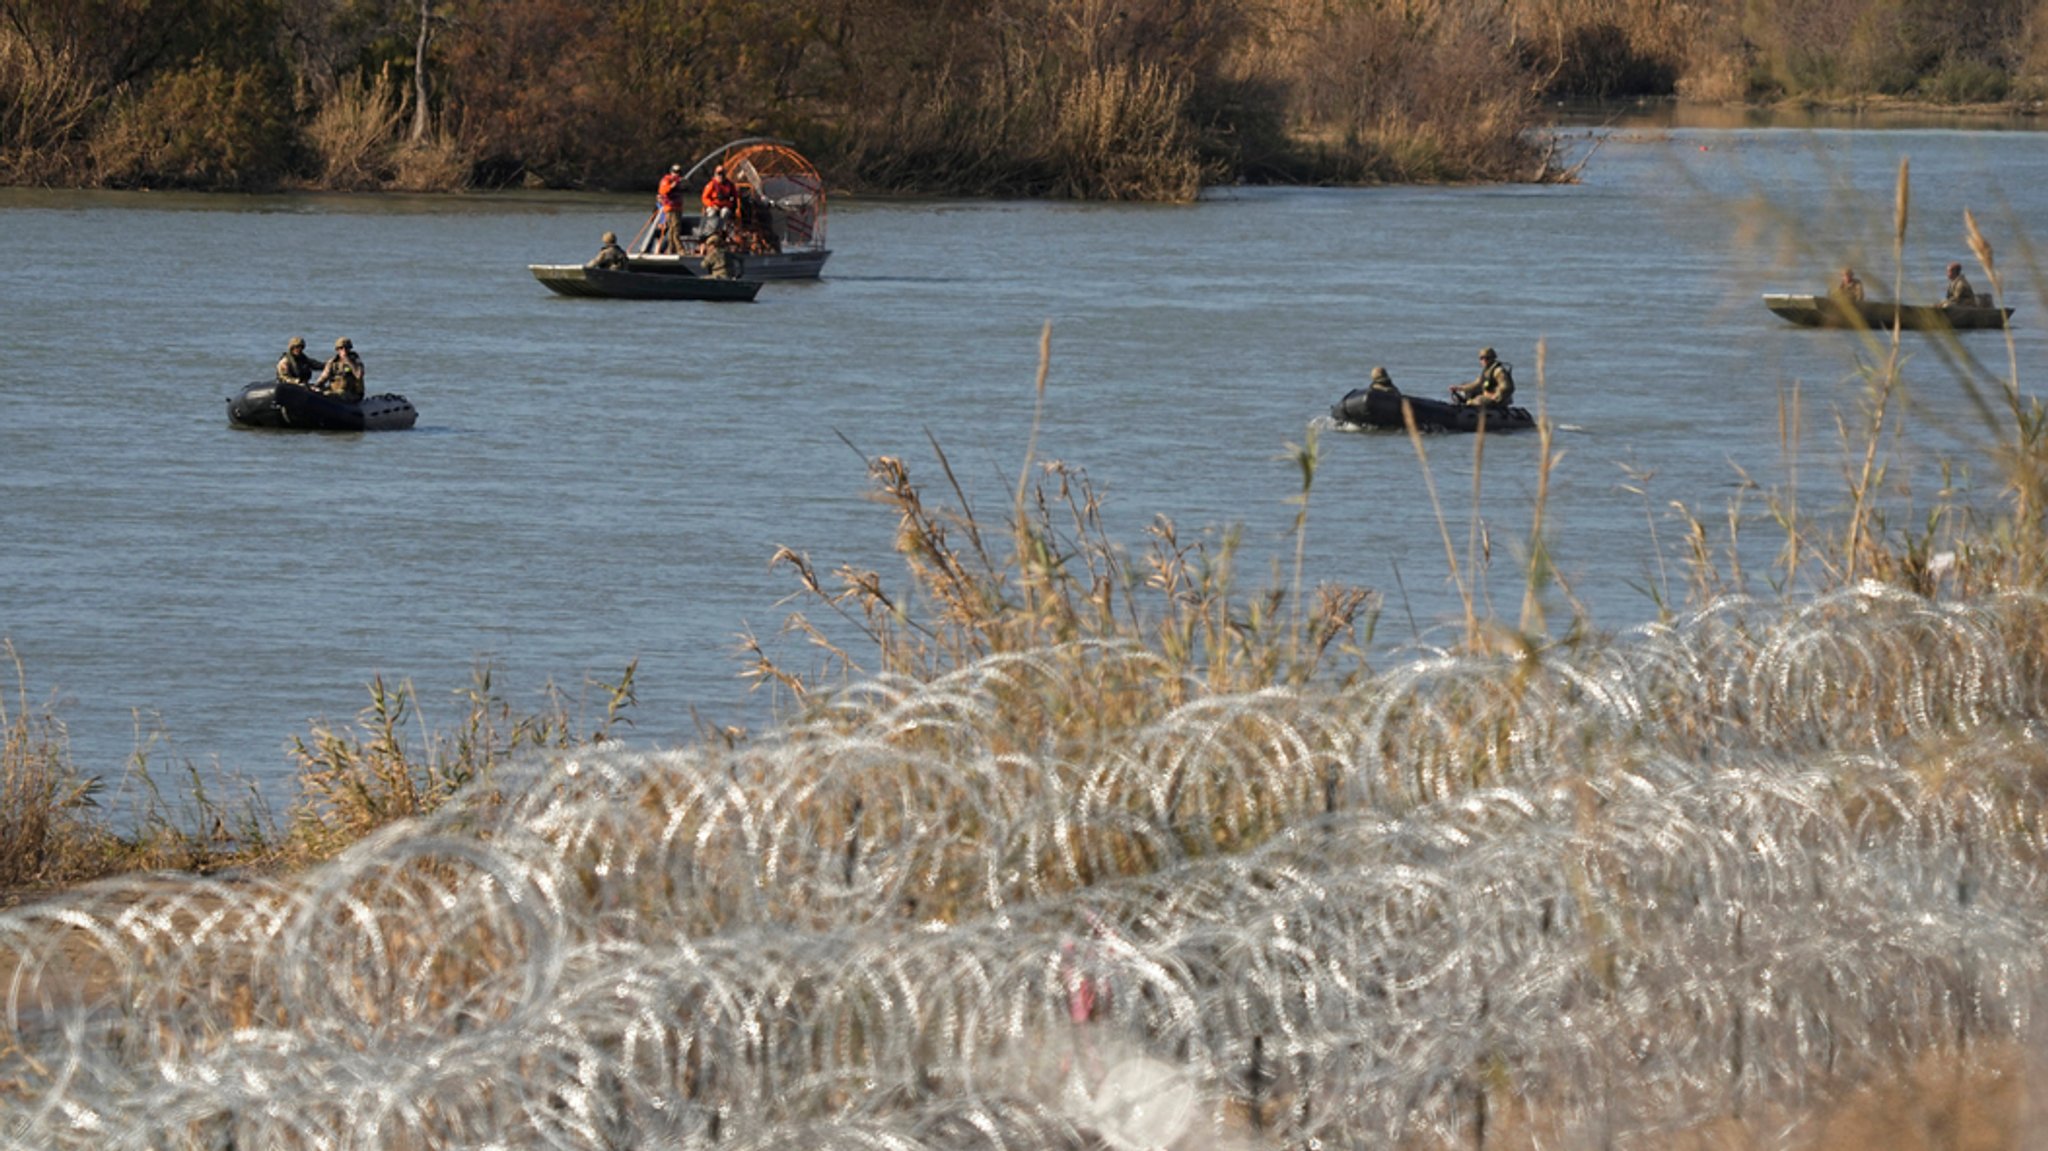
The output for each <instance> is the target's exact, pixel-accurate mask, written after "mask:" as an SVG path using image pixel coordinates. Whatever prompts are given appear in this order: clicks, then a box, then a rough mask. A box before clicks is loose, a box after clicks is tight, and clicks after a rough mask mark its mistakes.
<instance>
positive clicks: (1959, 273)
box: [1941, 262, 1977, 308]
mask: <svg viewBox="0 0 2048 1151" xmlns="http://www.w3.org/2000/svg"><path fill="white" fill-rule="evenodd" d="M1941 306H1942V307H1944V308H1974V307H1976V306H1977V289H1975V288H1972V287H1971V286H1970V281H1968V280H1966V279H1964V278H1963V266H1962V265H1961V264H1957V263H1953V262H1951V263H1950V264H1949V266H1948V295H1947V296H1946V297H1944V298H1943V299H1942V301H1941Z"/></svg>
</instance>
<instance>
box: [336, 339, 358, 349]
mask: <svg viewBox="0 0 2048 1151" xmlns="http://www.w3.org/2000/svg"><path fill="white" fill-rule="evenodd" d="M354 347H355V345H354V344H351V343H349V342H348V337H347V336H342V337H340V338H339V339H337V340H335V341H334V350H335V351H337V352H339V351H342V350H344V349H349V348H354Z"/></svg>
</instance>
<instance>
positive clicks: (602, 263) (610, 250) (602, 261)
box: [583, 232, 626, 271]
mask: <svg viewBox="0 0 2048 1151" xmlns="http://www.w3.org/2000/svg"><path fill="white" fill-rule="evenodd" d="M600 240H601V241H602V242H603V244H604V247H602V248H599V249H598V250H597V255H595V256H592V257H591V258H590V259H589V261H588V262H586V263H585V264H584V265H583V266H584V267H586V268H611V269H617V270H621V271H623V270H624V269H625V267H626V249H624V248H621V247H619V234H618V233H617V232H606V233H605V234H604V235H603V236H602V237H600Z"/></svg>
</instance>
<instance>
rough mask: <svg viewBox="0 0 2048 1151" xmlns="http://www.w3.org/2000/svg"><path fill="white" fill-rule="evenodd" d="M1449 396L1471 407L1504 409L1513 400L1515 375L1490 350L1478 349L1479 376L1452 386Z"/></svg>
mask: <svg viewBox="0 0 2048 1151" xmlns="http://www.w3.org/2000/svg"><path fill="white" fill-rule="evenodd" d="M1451 395H1453V396H1455V397H1457V400H1458V402H1459V403H1461V404H1466V405H1468V406H1472V407H1488V408H1505V407H1507V406H1508V405H1509V404H1511V403H1513V402H1514V399H1515V375H1514V372H1513V371H1511V370H1510V369H1509V368H1508V365H1507V364H1506V363H1505V362H1504V361H1502V360H1501V358H1500V357H1499V356H1497V355H1495V354H1494V351H1493V349H1492V348H1481V349H1479V376H1478V378H1477V379H1474V380H1472V381H1470V382H1468V383H1463V384H1452V385H1451Z"/></svg>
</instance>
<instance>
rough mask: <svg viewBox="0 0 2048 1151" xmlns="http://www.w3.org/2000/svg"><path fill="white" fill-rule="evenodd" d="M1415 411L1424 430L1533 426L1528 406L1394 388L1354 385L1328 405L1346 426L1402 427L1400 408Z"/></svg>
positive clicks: (1506, 429)
mask: <svg viewBox="0 0 2048 1151" xmlns="http://www.w3.org/2000/svg"><path fill="white" fill-rule="evenodd" d="M1403 405H1406V406H1407V407H1408V409H1409V410H1410V411H1412V412H1414V413H1415V426H1416V428H1417V429H1418V430H1420V431H1425V432H1476V431H1478V430H1479V428H1480V425H1481V424H1484V425H1485V427H1486V430H1487V431H1489V432H1512V431H1519V430H1520V429H1523V428H1533V427H1535V426H1536V417H1535V416H1532V415H1530V414H1529V409H1527V408H1485V407H1471V406H1468V405H1465V404H1453V403H1450V402H1448V401H1445V400H1428V399H1424V398H1422V397H1421V396H1408V395H1403V394H1401V392H1400V391H1399V390H1397V389H1394V388H1379V389H1374V388H1353V389H1351V390H1350V391H1348V392H1346V393H1344V398H1343V399H1341V400H1338V401H1337V402H1336V403H1334V404H1332V405H1330V418H1331V419H1332V420H1335V421H1336V422H1337V423H1338V425H1340V426H1342V427H1347V428H1391V429H1394V430H1397V431H1398V430H1402V429H1405V428H1406V427H1407V426H1408V424H1407V422H1406V421H1405V420H1404V419H1403V418H1402V415H1401V408H1402V406H1403Z"/></svg>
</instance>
